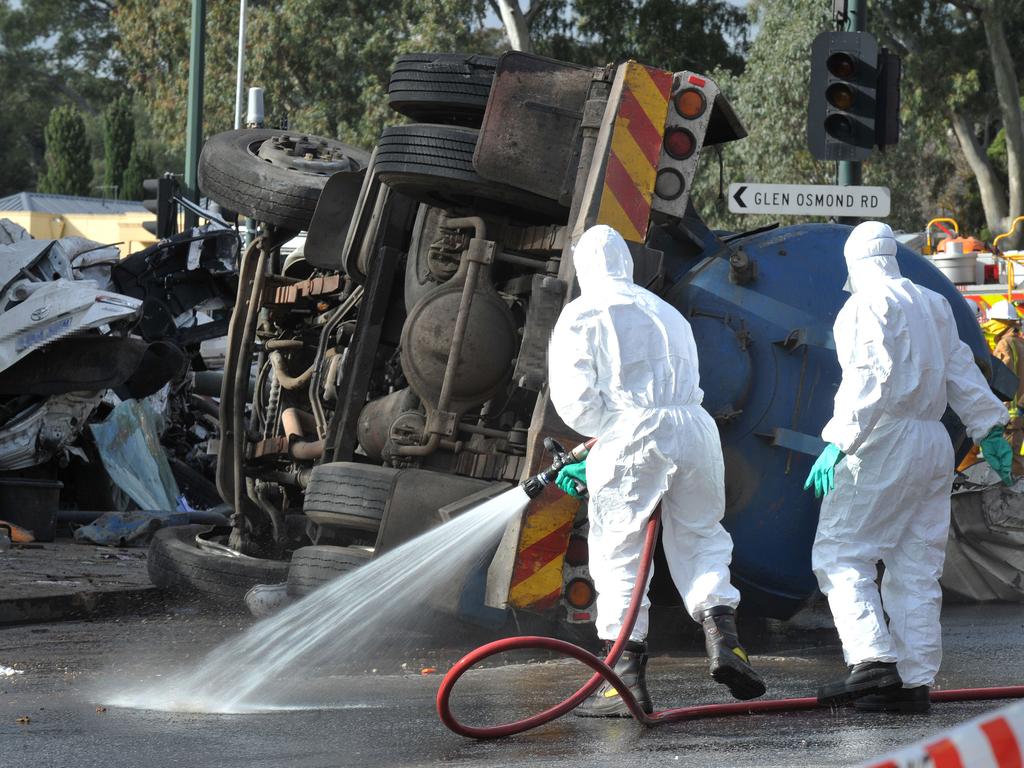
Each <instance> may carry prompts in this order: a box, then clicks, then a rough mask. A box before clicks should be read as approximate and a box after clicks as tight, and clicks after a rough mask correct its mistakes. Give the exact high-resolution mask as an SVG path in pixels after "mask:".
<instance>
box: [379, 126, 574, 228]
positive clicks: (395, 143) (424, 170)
mask: <svg viewBox="0 0 1024 768" xmlns="http://www.w3.org/2000/svg"><path fill="white" fill-rule="evenodd" d="M478 133H479V131H478V130H477V129H475V128H464V127H461V126H454V125H432V124H428V123H422V124H413V125H396V126H393V127H391V128H385V129H384V132H383V133H382V134H381V137H380V141H379V142H378V143H377V159H376V162H375V165H374V168H375V170H376V172H377V173H378V174H379V175H380V178H381V181H383V182H384V183H385V184H387V185H388V186H389V187H391V188H392V189H394V190H395V191H397V192H401V193H403V194H405V195H408V196H409V197H411V198H413V199H414V200H418V201H419V202H421V203H427V204H428V205H433V206H436V207H439V208H451V207H465V208H476V209H482V210H489V211H492V212H494V213H496V214H504V215H511V216H513V217H519V218H522V219H524V220H527V221H548V222H554V221H564V220H565V218H566V215H567V211H566V209H565V208H563V207H562V206H560V205H559V204H558V203H557V202H556V201H554V200H549V199H547V198H544V197H539V196H537V195H533V194H530V193H529V192H525V191H523V190H520V189H516V188H515V187H510V186H507V185H505V184H499V183H498V182H495V181H489V180H487V179H485V178H483V177H482V176H480V175H478V174H477V172H476V170H474V168H473V151H474V150H475V149H476V140H477V134H478Z"/></svg>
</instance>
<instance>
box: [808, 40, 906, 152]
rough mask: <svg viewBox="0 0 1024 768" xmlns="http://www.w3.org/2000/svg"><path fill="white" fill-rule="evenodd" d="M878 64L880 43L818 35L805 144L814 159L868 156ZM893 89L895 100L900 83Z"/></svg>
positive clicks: (813, 47)
mask: <svg viewBox="0 0 1024 768" xmlns="http://www.w3.org/2000/svg"><path fill="white" fill-rule="evenodd" d="M878 64H879V56H878V43H877V42H875V38H874V37H873V36H871V35H870V34H868V33H867V32H822V33H821V34H820V35H818V36H817V37H816V38H814V43H813V44H812V45H811V93H810V99H809V103H808V110H807V143H808V147H809V148H810V151H811V154H812V155H814V157H816V158H818V159H819V160H849V161H855V162H856V161H862V160H866V159H867V158H868V157H870V156H871V153H872V151H873V150H874V147H875V143H876V135H875V133H876V125H875V124H876V120H877V117H878V111H879V102H878V86H879V82H878ZM896 89H897V94H898V91H899V81H898V78H897V80H896ZM897 108H898V95H897ZM890 143H895V142H890Z"/></svg>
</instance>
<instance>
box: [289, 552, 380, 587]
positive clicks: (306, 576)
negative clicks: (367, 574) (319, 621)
mask: <svg viewBox="0 0 1024 768" xmlns="http://www.w3.org/2000/svg"><path fill="white" fill-rule="evenodd" d="M371 557H372V554H371V553H370V552H368V551H367V550H365V549H358V548H356V547H331V546H313V547H302V548H301V549H297V550H295V553H294V554H293V555H292V561H291V563H290V564H289V566H288V594H289V595H290V596H292V597H305V596H306V595H308V594H309V593H310V592H312V591H313V590H314V589H316V588H317V587H319V586H321V585H323V584H326V583H327V582H329V581H333V580H334V579H336V578H338V577H339V576H342V575H344V574H346V573H350V572H351V571H354V570H355V569H356V568H358V567H360V566H361V565H365V564H366V563H368V562H369V561H370V558H371Z"/></svg>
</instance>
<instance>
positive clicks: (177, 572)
mask: <svg viewBox="0 0 1024 768" xmlns="http://www.w3.org/2000/svg"><path fill="white" fill-rule="evenodd" d="M209 530H210V526H204V525H180V526H174V527H172V528H161V529H160V530H159V531H157V532H156V533H155V534H154V535H153V541H152V542H151V543H150V545H149V556H148V557H147V559H146V568H147V570H148V571H149V580H150V581H151V582H153V584H154V585H155V586H157V587H160V588H161V589H165V590H168V591H170V592H177V593H180V594H186V595H193V596H202V597H208V598H211V599H212V600H214V601H215V602H216V603H218V604H220V605H229V606H234V607H236V608H238V609H239V610H244V608H245V605H244V604H243V602H242V598H243V597H245V593H246V592H247V591H249V589H250V588H251V587H252V586H254V585H255V584H279V583H281V582H283V581H285V579H287V577H288V563H285V562H279V561H277V560H261V559H259V558H256V557H248V556H247V555H242V554H238V553H234V554H231V553H230V552H229V551H228V550H227V548H226V547H224V548H223V549H221V548H219V547H217V548H216V549H200V548H199V547H198V545H197V543H196V537H197V536H198V535H199V534H200V533H204V532H206V531H209ZM218 550H219V551H218Z"/></svg>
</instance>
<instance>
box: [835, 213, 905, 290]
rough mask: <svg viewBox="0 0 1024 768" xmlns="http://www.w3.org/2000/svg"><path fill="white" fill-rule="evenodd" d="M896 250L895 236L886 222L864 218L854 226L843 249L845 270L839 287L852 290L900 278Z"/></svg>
mask: <svg viewBox="0 0 1024 768" xmlns="http://www.w3.org/2000/svg"><path fill="white" fill-rule="evenodd" d="M896 249H897V245H896V238H895V237H894V236H893V233H892V229H891V228H890V227H889V225H888V224H882V223H881V222H879V221H866V222H864V223H863V224H858V225H857V226H856V227H854V229H853V231H852V232H851V233H850V237H849V238H848V239H847V241H846V246H845V247H844V248H843V255H844V256H845V257H846V268H847V271H848V273H849V278H848V279H847V281H846V285H844V286H843V289H844V290H845V291H847V292H848V293H854V292H856V291H857V290H863V288H864V287H865V286H866V285H868V284H869V283H872V282H877V281H879V280H886V279H888V280H893V279H899V278H900V277H902V275H901V274H900V268H899V264H898V263H897V262H896Z"/></svg>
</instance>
